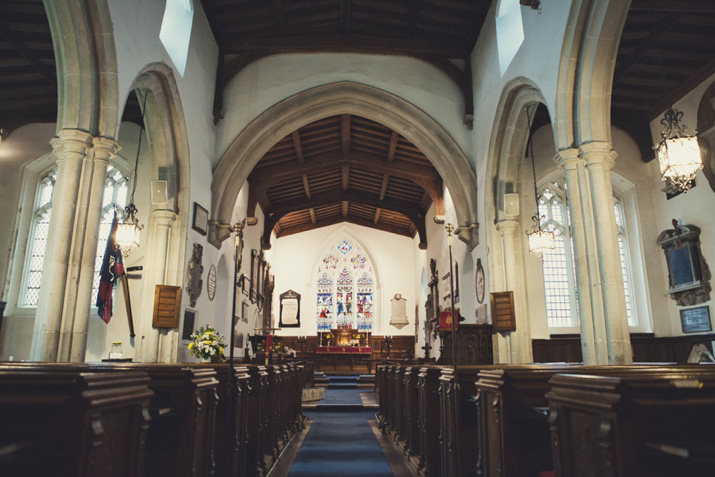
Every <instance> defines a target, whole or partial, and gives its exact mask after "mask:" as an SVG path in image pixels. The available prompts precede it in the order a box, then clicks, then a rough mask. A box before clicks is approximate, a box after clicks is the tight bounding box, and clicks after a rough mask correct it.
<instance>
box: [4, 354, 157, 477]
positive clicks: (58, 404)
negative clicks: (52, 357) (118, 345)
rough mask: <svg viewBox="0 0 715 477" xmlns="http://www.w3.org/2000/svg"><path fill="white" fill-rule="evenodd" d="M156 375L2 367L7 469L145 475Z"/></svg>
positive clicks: (28, 472)
mask: <svg viewBox="0 0 715 477" xmlns="http://www.w3.org/2000/svg"><path fill="white" fill-rule="evenodd" d="M152 396H153V393H152V391H150V389H149V377H148V376H147V374H146V373H145V372H141V371H122V372H102V371H97V372H93V371H90V370H88V369H87V368H86V367H76V366H43V365H42V364H38V365H35V366H17V365H7V366H5V365H3V366H0V422H2V430H3V432H2V435H0V449H2V450H3V457H2V459H0V474H1V475H8V476H9V475H18V476H19V475H49V474H50V473H51V475H57V476H65V475H66V476H117V477H120V476H126V475H143V467H144V443H145V438H146V430H147V427H148V424H149V414H148V412H147V411H148V408H149V401H150V399H151V398H152Z"/></svg>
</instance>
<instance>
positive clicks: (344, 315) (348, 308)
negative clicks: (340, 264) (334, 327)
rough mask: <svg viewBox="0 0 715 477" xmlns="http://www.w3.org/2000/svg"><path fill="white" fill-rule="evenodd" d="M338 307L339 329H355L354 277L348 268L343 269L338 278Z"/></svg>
mask: <svg viewBox="0 0 715 477" xmlns="http://www.w3.org/2000/svg"><path fill="white" fill-rule="evenodd" d="M336 301H337V306H338V328H339V329H349V328H352V327H353V309H352V306H353V276H352V274H351V273H350V272H349V271H348V269H347V268H343V271H342V272H340V276H339V277H338V287H337V291H336Z"/></svg>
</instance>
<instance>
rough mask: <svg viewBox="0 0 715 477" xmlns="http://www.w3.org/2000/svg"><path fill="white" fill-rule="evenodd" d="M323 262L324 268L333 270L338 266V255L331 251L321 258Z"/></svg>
mask: <svg viewBox="0 0 715 477" xmlns="http://www.w3.org/2000/svg"><path fill="white" fill-rule="evenodd" d="M323 263H324V264H325V268H326V269H328V270H335V269H336V268H338V263H339V260H338V257H336V256H335V255H333V254H332V253H331V254H330V255H328V256H327V257H325V258H324V259H323Z"/></svg>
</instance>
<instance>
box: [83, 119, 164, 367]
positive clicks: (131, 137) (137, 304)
mask: <svg viewBox="0 0 715 477" xmlns="http://www.w3.org/2000/svg"><path fill="white" fill-rule="evenodd" d="M139 131H140V127H139V125H137V124H134V123H130V122H124V123H122V124H121V126H120V129H119V137H118V138H117V141H118V142H119V145H120V146H121V149H120V150H119V152H118V154H117V155H118V157H117V158H116V159H115V160H116V161H118V162H121V161H124V162H127V163H128V164H129V166H130V167H134V163H135V161H136V154H137V146H138V142H139ZM143 134H145V133H143ZM151 174H152V171H151V154H150V151H149V148H148V147H147V143H146V136H143V138H142V146H141V152H140V155H139V162H138V169H137V178H138V185H137V190H136V192H135V194H134V198H135V202H136V204H137V209H138V213H137V218H138V219H139V223H140V224H142V225H144V229H143V230H142V232H141V242H140V245H139V247H138V248H137V249H135V250H134V251H132V252H131V253H130V254H129V256H128V257H126V258H125V260H124V267H125V268H128V267H133V266H136V265H143V264H144V263H145V255H146V246H147V242H148V240H149V237H148V233H149V229H148V227H147V225H148V223H149V212H150V209H149V206H148V204H149V203H150V197H149V187H148V185H149V184H148V182H147V178H149V177H151ZM130 181H131V177H130ZM130 187H131V185H130ZM129 193H130V194H131V189H130V190H129ZM127 200H129V198H127ZM100 238H104V239H106V237H100ZM144 273H145V272H133V273H132V274H131V275H133V276H136V277H141V276H142V275H143V274H144ZM128 287H129V295H130V299H131V304H132V313H133V322H134V330H135V332H136V333H137V335H138V336H139V335H140V330H141V326H140V324H141V322H142V316H141V313H140V311H141V303H142V299H143V290H142V287H141V280H140V279H134V278H132V279H129V282H128ZM94 305H95V304H94V303H92V304H91V308H90V311H89V326H88V329H87V353H86V355H85V361H100V360H102V359H105V358H108V357H109V350H110V349H111V347H112V343H113V342H115V341H119V342H121V343H122V353H123V356H124V357H125V358H134V357H135V351H136V343H135V341H134V340H133V339H130V337H129V320H128V318H127V309H126V305H125V302H124V290H123V288H122V285H121V282H120V283H119V284H118V286H117V287H116V288H115V289H114V307H113V310H114V312H113V315H112V319H111V320H110V321H109V323H104V321H102V319H101V318H100V317H99V316H98V315H97V308H96V307H95V306H94ZM149 319H151V317H149Z"/></svg>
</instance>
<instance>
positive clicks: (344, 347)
mask: <svg viewBox="0 0 715 477" xmlns="http://www.w3.org/2000/svg"><path fill="white" fill-rule="evenodd" d="M315 353H316V354H317V355H321V356H323V357H324V361H327V363H326V364H329V365H331V366H332V367H333V368H334V369H338V368H340V367H349V368H350V370H353V369H355V366H356V365H359V366H360V367H362V366H366V365H367V364H366V360H367V359H368V358H370V356H371V354H372V348H371V347H370V333H369V332H365V331H359V330H353V329H332V330H330V331H329V332H327V333H320V336H319V337H318V346H316V348H315Z"/></svg>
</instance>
